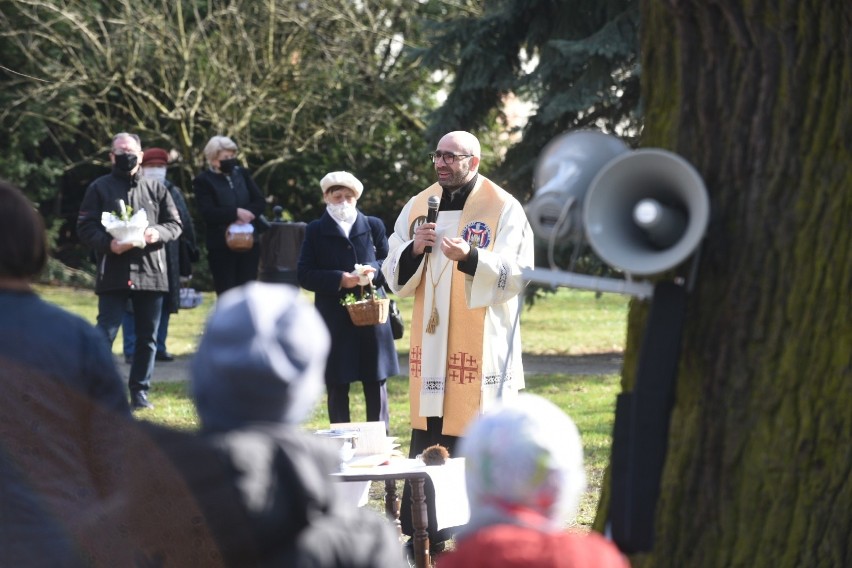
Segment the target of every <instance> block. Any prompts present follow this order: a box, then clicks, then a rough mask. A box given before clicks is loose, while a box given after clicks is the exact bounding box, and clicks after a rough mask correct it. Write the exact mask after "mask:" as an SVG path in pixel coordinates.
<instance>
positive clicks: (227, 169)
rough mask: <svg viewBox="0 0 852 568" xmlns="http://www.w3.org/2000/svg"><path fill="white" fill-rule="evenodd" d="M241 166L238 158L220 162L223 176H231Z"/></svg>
mask: <svg viewBox="0 0 852 568" xmlns="http://www.w3.org/2000/svg"><path fill="white" fill-rule="evenodd" d="M239 165H240V162H239V160H237V159H236V158H228V159H227V160H221V161H219V170H220V171H221V172H222V173H223V174H229V173H231V172H232V171H234V168H236V167H237V166H239Z"/></svg>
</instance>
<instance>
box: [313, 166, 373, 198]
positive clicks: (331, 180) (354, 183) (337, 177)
mask: <svg viewBox="0 0 852 568" xmlns="http://www.w3.org/2000/svg"><path fill="white" fill-rule="evenodd" d="M338 185H340V186H343V187H348V188H349V189H351V190H352V191H354V192H355V199H361V194H362V193H363V192H364V184H363V183H361V182H360V181H358V178H356V177H355V176H353V175H352V174H350V173H349V172H329V173H327V174H325V177H324V178H322V180H320V187H321V188H322V192H323V194H325V192H326V191H328V190H329V189H330V188H332V187H335V186H338Z"/></svg>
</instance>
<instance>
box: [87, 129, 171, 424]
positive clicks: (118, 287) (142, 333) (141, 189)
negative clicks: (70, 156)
mask: <svg viewBox="0 0 852 568" xmlns="http://www.w3.org/2000/svg"><path fill="white" fill-rule="evenodd" d="M109 157H110V160H111V161H112V171H111V172H110V173H108V174H107V175H105V176H101V177H99V178H97V179H96V180H94V181H93V182H92V183H91V184H89V187H88V188H87V189H86V193H85V195H84V196H83V201H82V203H81V204H80V213H79V215H78V217H77V236H79V237H80V242H82V243H83V244H84V245H86V246H88V247H89V248H91V249H92V250H93V251H94V252H95V256H96V259H97V280H96V281H95V293H96V294H97V295H98V323H97V326H98V328H99V329H100V330H101V331H102V332H103V334H104V336H105V337H106V339H107V343H108V345H109V346H110V347H112V344H113V342H114V341H115V336H116V335H118V328H119V327H121V320H122V318H123V317H124V313H125V312H126V311H127V303H128V301H130V303H131V304H132V306H133V322H134V324H135V330H136V347H135V352H134V356H133V363H132V364H131V366H130V376H129V377H128V388H129V390H130V406H131V408H132V409H133V410H144V409H150V408H153V407H154V405H153V404H151V402H150V401H149V400H148V391H149V390H150V388H151V377H152V376H153V374H154V358H155V356H156V351H157V328H158V327H159V324H160V312H162V309H163V297H164V296H165V294H166V293H167V292H168V291H169V275H168V264H167V261H166V251H165V247H164V245H165V244H166V243H168V242H170V241H173V240H175V239H177V238H178V237H179V236H180V234H181V224H180V216H179V214H178V211H177V208H176V207H175V202H174V200H172V196H171V194H170V193H169V190H168V188H167V187H166V186H165V185H163V184H162V183H161V182H159V181H157V180H155V179H150V178H146V177H143V176H141V175H140V174H141V172H140V168H141V165H140V162H141V161H142V143H141V141H140V140H139V137H138V136H137V135H135V134H130V133H127V132H122V133H119V134H116V135H115V136H114V137H113V139H112V146H111V151H110V154H109ZM122 205H125V206H130V207H131V208H132V212H133V213H138V212H139V211H142V210H144V211H145V217H147V222H148V226H147V227H146V228H145V232H144V241H140V242H139V243H133V242H125V241H120V240H118V239H116V238H115V237H113V236H112V235H111V234H110V233H109V232H108V231H107V229H106V227H105V226H104V224H103V215H104V213H107V214H110V213H112V214H113V215H115V214H116V213H120V212H121V211H122V209H123V207H122Z"/></svg>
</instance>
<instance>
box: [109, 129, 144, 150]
mask: <svg viewBox="0 0 852 568" xmlns="http://www.w3.org/2000/svg"><path fill="white" fill-rule="evenodd" d="M123 138H132V139H133V140H136V143H137V144H139V149H140V150H141V149H142V139H141V138H139V136H138V135H136V134H132V133H130V132H119V133H118V134H116V135H115V136H113V137H112V144H110V147H109V151H110V152H115V143H116V142H118V141H119V140H121V139H123Z"/></svg>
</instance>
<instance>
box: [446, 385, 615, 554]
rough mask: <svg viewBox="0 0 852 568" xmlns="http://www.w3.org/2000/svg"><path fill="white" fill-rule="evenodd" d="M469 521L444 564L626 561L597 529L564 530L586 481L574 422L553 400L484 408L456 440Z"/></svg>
mask: <svg viewBox="0 0 852 568" xmlns="http://www.w3.org/2000/svg"><path fill="white" fill-rule="evenodd" d="M459 451H460V455H461V456H462V457H464V458H465V480H466V485H467V496H468V501H469V503H470V521H469V523H468V524H467V525H465V526H464V527H462V528H461V529H460V530H459V532H458V533H457V534H456V545H455V548H454V549H453V550H451V551H449V552H446V553H445V554H444V555H442V556H441V558H440V562H439V566H440V567H441V568H477V567H482V568H485V567H489V568H491V567H494V568H515V567H517V568H521V567H527V566H540V567H543V568H546V567H560V568H572V567H577V568H580V567H583V568H626V567H627V566H628V565H629V564H628V562H627V560H626V559H625V558H624V557H623V556H622V555H621V553H620V552H619V551H618V549H617V548H616V547H615V545H614V544H612V543H610V542H609V541H607V540H606V539H604V538H603V537H602V536H601V535H599V534H597V533H585V532H578V531H568V530H566V526H567V525H568V524H569V523H571V522H572V521H573V520H574V517H575V515H576V512H577V508H578V506H579V503H580V499H581V497H582V495H583V491H584V490H585V486H586V474H585V470H584V469H583V446H582V441H581V439H580V433H579V432H578V431H577V427H576V426H575V425H574V422H573V421H572V420H571V419H570V418H569V417H568V416H567V415H566V414H565V413H564V412H562V410H560V409H559V408H558V407H557V406H556V405H554V404H553V403H551V402H550V401H548V400H546V399H544V398H541V397H539V396H537V395H532V394H521V395H519V396H518V397H517V398H516V399H515V400H513V401H509V402H507V403H506V405H505V406H499V407H497V408H495V409H493V410H491V411H489V412H486V413H485V414H483V415H482V416H481V417H480V418H479V419H477V420H476V421H474V422H473V423H472V424H471V426H470V428H469V429H468V430H467V431H466V433H465V436H464V438H462V440H461V443H460V445H459Z"/></svg>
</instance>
